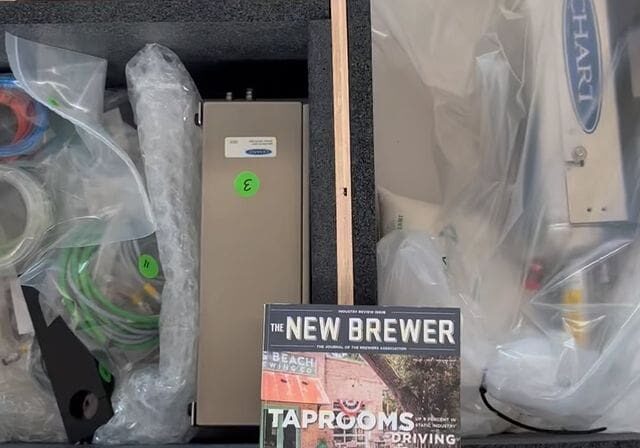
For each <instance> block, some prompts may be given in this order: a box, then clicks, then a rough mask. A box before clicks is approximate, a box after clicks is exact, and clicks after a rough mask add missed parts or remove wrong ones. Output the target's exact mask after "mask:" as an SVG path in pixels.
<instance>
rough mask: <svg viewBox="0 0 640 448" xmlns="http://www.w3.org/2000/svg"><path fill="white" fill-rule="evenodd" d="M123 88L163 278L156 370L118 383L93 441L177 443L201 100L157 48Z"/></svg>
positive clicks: (191, 332) (174, 60)
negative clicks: (139, 152) (197, 117)
mask: <svg viewBox="0 0 640 448" xmlns="http://www.w3.org/2000/svg"><path fill="white" fill-rule="evenodd" d="M127 82H128V87H129V95H130V99H131V104H132V106H133V110H134V114H135V117H136V123H137V125H138V135H139V137H140V147H141V150H142V154H143V159H144V167H145V174H146V179H147V184H148V186H149V192H150V199H151V203H152V207H153V211H154V213H155V216H156V218H157V222H158V231H157V234H156V235H157V238H158V249H159V258H160V262H161V264H162V267H163V270H164V275H165V279H166V282H165V285H164V290H163V293H162V310H161V314H160V353H159V361H158V365H157V366H156V365H152V366H148V367H147V368H144V369H140V370H136V371H132V372H131V373H130V375H128V376H126V377H125V378H123V380H122V381H120V383H118V385H117V386H116V391H115V394H114V396H113V403H114V411H115V416H114V417H113V418H112V419H111V421H110V422H109V423H108V424H107V425H105V426H103V427H102V428H100V429H99V430H98V431H97V432H96V435H95V442H97V443H119V444H126V443H171V442H174V443H175V442H180V441H185V440H187V439H188V437H189V429H190V421H189V416H188V414H187V409H188V405H189V403H191V402H192V401H193V400H194V397H195V372H196V369H195V360H196V349H195V347H196V343H197V334H198V332H197V317H198V299H199V296H198V294H199V292H198V291H199V290H198V274H199V271H198V269H199V223H200V219H199V216H200V169H201V167H200V160H201V154H200V150H201V134H200V129H199V128H198V127H196V125H195V120H194V118H195V114H196V113H197V111H198V108H199V101H200V97H199V95H198V91H197V89H196V87H195V84H194V83H193V81H192V79H191V77H190V76H189V73H188V72H187V71H186V69H185V68H184V66H183V65H182V63H181V62H180V60H179V59H178V57H177V56H176V55H175V54H174V53H173V52H172V51H171V50H169V49H167V48H165V47H162V46H160V45H156V44H150V45H147V46H146V47H145V48H143V49H142V50H141V51H140V52H139V53H138V54H137V55H136V56H135V57H134V58H133V59H132V60H131V61H129V63H128V64H127ZM132 397H135V398H134V399H132Z"/></svg>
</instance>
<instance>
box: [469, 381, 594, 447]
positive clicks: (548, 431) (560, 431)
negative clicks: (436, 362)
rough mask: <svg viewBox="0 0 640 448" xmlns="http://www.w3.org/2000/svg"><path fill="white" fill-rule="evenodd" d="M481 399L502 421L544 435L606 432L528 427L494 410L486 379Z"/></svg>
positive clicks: (481, 388) (482, 385)
mask: <svg viewBox="0 0 640 448" xmlns="http://www.w3.org/2000/svg"><path fill="white" fill-rule="evenodd" d="M479 391H480V398H482V402H483V403H484V405H485V406H486V407H487V409H489V410H490V411H491V412H493V413H494V414H496V415H497V416H498V417H500V418H501V419H503V420H505V421H507V422H509V423H511V424H512V425H514V426H518V427H519V428H522V429H526V430H528V431H534V432H541V433H544V434H555V435H587V434H596V433H599V432H602V431H606V430H607V428H606V427H601V428H594V429H584V430H575V431H574V430H569V429H547V428H538V427H535V426H531V425H527V424H526V423H522V422H519V421H517V420H514V419H512V418H511V417H509V416H508V415H505V414H503V413H502V412H500V411H499V410H497V409H496V408H494V407H493V406H492V405H491V403H489V400H488V399H487V388H486V387H485V385H484V378H483V380H482V384H481V385H480V389H479Z"/></svg>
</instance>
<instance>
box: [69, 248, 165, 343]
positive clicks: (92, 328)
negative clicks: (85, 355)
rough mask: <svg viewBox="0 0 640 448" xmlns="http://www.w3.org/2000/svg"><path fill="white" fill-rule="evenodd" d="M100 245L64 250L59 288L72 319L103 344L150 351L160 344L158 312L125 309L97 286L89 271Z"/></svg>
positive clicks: (78, 326) (76, 324)
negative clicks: (144, 312)
mask: <svg viewBox="0 0 640 448" xmlns="http://www.w3.org/2000/svg"><path fill="white" fill-rule="evenodd" d="M97 249H98V247H97V246H89V247H80V248H69V249H64V250H63V251H62V253H61V256H60V260H59V272H58V290H59V292H60V295H61V297H62V302H63V304H64V306H65V308H66V310H67V312H68V313H69V315H70V316H71V321H72V322H73V323H74V325H75V326H76V327H77V328H78V329H80V330H81V331H83V332H85V333H86V334H88V335H89V336H90V337H91V338H92V339H93V340H94V341H96V342H97V343H98V344H99V345H100V346H106V345H109V344H110V345H113V346H115V347H117V348H120V349H122V350H125V351H148V350H151V349H153V348H155V347H156V346H157V345H158V342H159V338H158V325H159V316H158V315H146V314H139V313H135V312H131V311H128V310H126V309H123V308H121V307H119V306H117V305H116V304H114V303H113V302H112V301H110V300H109V299H108V298H107V297H106V296H105V295H104V294H103V293H102V291H101V290H100V289H99V288H98V287H97V286H96V284H95V283H94V280H93V278H92V276H91V272H90V264H91V260H92V258H93V256H94V254H95V252H96V251H97Z"/></svg>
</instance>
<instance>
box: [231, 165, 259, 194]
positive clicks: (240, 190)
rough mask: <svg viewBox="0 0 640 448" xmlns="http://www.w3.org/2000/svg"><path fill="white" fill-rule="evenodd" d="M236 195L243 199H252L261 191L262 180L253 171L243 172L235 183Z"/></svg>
mask: <svg viewBox="0 0 640 448" xmlns="http://www.w3.org/2000/svg"><path fill="white" fill-rule="evenodd" d="M233 188H234V189H235V190H236V194H237V195H238V196H240V197H243V198H250V197H251V196H254V195H255V194H256V193H257V192H258V190H260V178H259V177H258V175H257V174H256V173H254V172H252V171H242V172H241V173H239V174H238V175H237V176H236V179H235V180H234V181H233Z"/></svg>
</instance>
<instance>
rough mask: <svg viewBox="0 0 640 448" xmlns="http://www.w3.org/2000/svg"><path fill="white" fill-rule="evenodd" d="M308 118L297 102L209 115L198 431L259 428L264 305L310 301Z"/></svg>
mask: <svg viewBox="0 0 640 448" xmlns="http://www.w3.org/2000/svg"><path fill="white" fill-rule="evenodd" d="M305 112H306V111H305V108H303V105H302V103H299V102H259V101H220V102H205V103H204V104H203V106H202V112H201V121H202V128H203V160H202V230H201V272H200V284H201V293H200V338H199V347H198V382H197V396H196V404H195V407H194V410H193V411H194V412H193V415H192V417H193V423H194V424H195V425H198V426H235V425H239V426H242V425H257V424H259V415H260V377H261V375H260V369H261V359H262V354H261V345H262V340H261V335H262V331H261V329H262V315H263V306H264V304H266V303H300V302H303V301H305V300H306V296H307V289H308V288H307V286H306V284H307V283H306V282H307V263H306V260H307V254H306V240H307V231H306V228H307V224H306V221H307V220H306V210H307V209H306V206H307V205H306V175H305V174H306V166H305V165H306V159H305V157H306V140H307V138H306V132H305V128H306V126H305V123H306V119H305V116H306V113H305Z"/></svg>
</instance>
